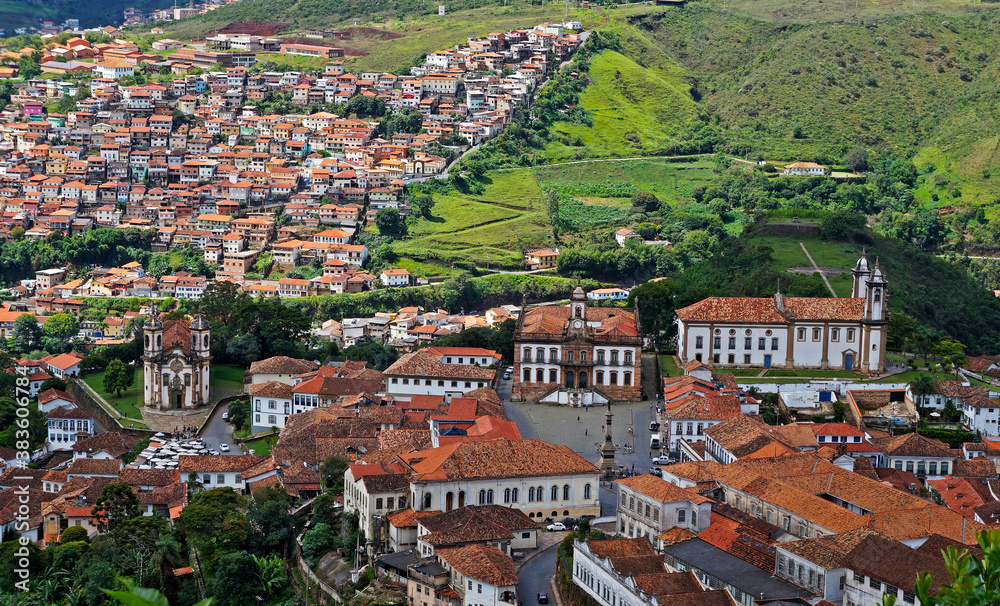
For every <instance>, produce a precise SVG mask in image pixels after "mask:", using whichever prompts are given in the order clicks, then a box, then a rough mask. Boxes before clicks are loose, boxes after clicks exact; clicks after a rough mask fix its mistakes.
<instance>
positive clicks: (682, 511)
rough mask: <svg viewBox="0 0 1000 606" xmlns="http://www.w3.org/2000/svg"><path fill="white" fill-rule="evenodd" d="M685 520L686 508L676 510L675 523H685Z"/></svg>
mask: <svg viewBox="0 0 1000 606" xmlns="http://www.w3.org/2000/svg"><path fill="white" fill-rule="evenodd" d="M686 522H687V510H686V509H680V510H678V511H677V523H678V524H685V523H686Z"/></svg>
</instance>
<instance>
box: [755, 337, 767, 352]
mask: <svg viewBox="0 0 1000 606" xmlns="http://www.w3.org/2000/svg"><path fill="white" fill-rule="evenodd" d="M766 343H767V339H765V338H764V337H761V338H759V339H757V349H759V350H761V351H763V350H764V348H765V347H766Z"/></svg>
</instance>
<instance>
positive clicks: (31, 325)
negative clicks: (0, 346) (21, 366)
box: [11, 314, 42, 353]
mask: <svg viewBox="0 0 1000 606" xmlns="http://www.w3.org/2000/svg"><path fill="white" fill-rule="evenodd" d="M13 334H14V336H13V343H12V344H11V345H12V347H13V349H14V350H15V351H20V352H22V353H27V352H29V351H31V350H33V349H36V348H37V347H38V346H39V345H40V344H41V342H42V328H41V327H40V326H39V325H38V320H36V319H35V316H34V315H32V314H21V315H20V316H18V317H17V319H15V320H14V333H13Z"/></svg>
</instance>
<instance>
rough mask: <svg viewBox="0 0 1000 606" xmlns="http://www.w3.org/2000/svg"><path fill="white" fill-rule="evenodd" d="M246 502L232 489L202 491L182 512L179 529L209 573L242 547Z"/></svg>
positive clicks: (244, 534) (244, 533)
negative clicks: (226, 555)
mask: <svg viewBox="0 0 1000 606" xmlns="http://www.w3.org/2000/svg"><path fill="white" fill-rule="evenodd" d="M245 510H246V499H244V498H243V497H242V496H240V495H239V494H237V493H236V492H235V491H234V490H233V489H232V488H213V489H211V490H203V491H201V492H199V493H197V494H195V495H194V497H192V498H191V501H190V503H188V506H187V507H185V508H184V511H183V512H181V516H180V518H179V520H178V521H179V523H180V528H181V530H182V531H183V532H184V534H185V535H186V536H187V540H188V544H189V545H190V546H192V547H194V548H195V549H197V550H198V552H199V553H200V554H201V557H202V564H203V565H204V566H205V568H206V569H207V570H209V571H211V570H214V569H215V564H216V562H218V561H219V558H221V557H222V556H223V555H225V554H228V553H233V552H234V551H236V550H239V549H241V548H242V547H243V541H244V538H245V536H246V532H245V522H246V514H245V513H244V512H245Z"/></svg>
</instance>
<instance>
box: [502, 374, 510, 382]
mask: <svg viewBox="0 0 1000 606" xmlns="http://www.w3.org/2000/svg"><path fill="white" fill-rule="evenodd" d="M503 379H504V381H509V380H510V373H509V372H505V373H503Z"/></svg>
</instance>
